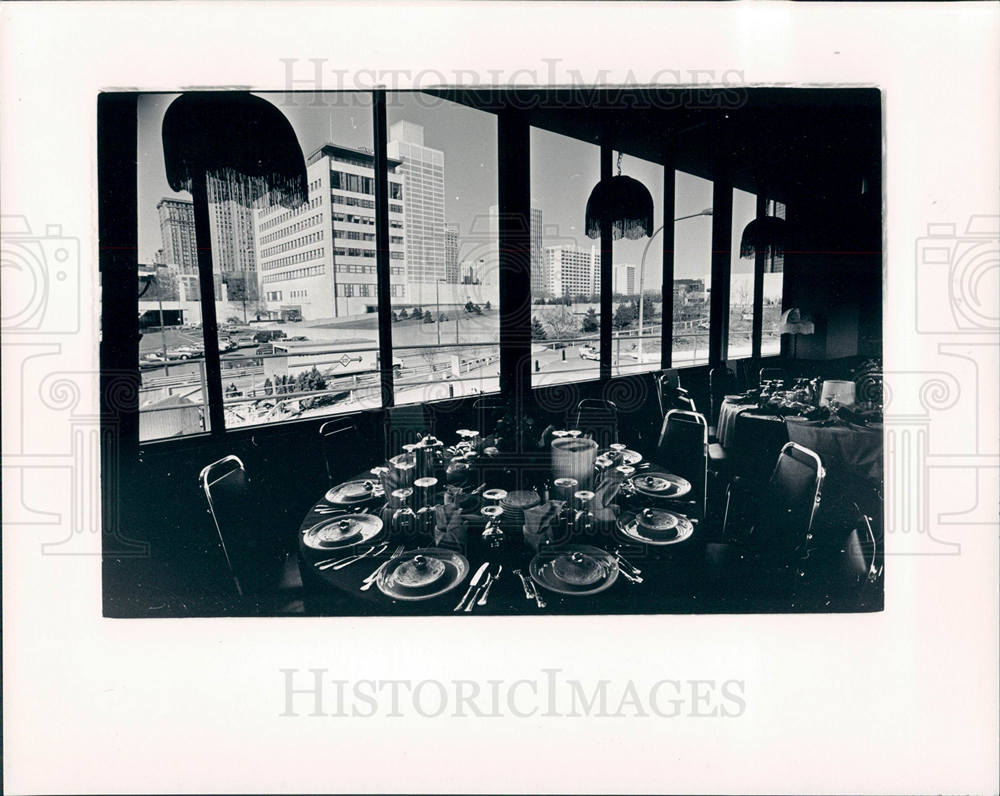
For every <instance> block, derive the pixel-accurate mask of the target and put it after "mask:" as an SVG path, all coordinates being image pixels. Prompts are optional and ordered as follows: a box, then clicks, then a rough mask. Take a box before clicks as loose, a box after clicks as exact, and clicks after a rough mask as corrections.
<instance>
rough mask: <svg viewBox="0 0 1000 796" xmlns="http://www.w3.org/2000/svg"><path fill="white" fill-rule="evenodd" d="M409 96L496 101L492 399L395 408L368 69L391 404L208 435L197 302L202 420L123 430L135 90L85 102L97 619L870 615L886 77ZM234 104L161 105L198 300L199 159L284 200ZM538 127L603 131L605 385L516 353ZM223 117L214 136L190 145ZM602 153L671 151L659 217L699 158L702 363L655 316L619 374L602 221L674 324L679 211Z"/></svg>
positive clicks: (276, 129) (582, 214)
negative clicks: (495, 371)
mask: <svg viewBox="0 0 1000 796" xmlns="http://www.w3.org/2000/svg"><path fill="white" fill-rule="evenodd" d="M424 93H425V94H426V95H428V96H432V97H437V98H440V99H442V100H444V101H447V102H449V103H454V104H457V105H461V106H463V107H466V108H471V109H475V110H477V111H480V112H483V113H488V114H491V115H492V116H493V117H495V124H496V142H497V147H496V168H497V194H496V204H497V207H498V214H497V218H498V226H497V230H496V234H497V252H498V258H499V260H498V268H499V284H498V298H499V301H498V306H497V308H496V309H497V313H498V319H499V320H498V330H499V331H498V339H497V341H496V342H497V344H498V351H499V360H498V364H499V391H497V392H491V393H477V394H474V395H472V394H470V395H458V396H454V395H446V396H445V397H441V398H434V399H433V400H427V401H424V402H422V403H408V404H405V405H396V401H394V398H395V390H394V387H395V386H396V384H395V380H396V379H397V378H398V373H394V368H393V344H394V342H396V343H401V342H403V341H402V340H400V339H398V331H397V327H394V325H393V318H392V317H391V315H392V310H391V306H390V299H389V295H390V292H389V288H390V282H389V279H390V276H389V267H390V262H389V259H388V258H389V245H388V241H389V233H390V230H389V211H388V201H389V200H388V196H389V191H388V179H387V176H386V162H387V154H386V150H387V144H388V133H387V127H388V125H387V109H386V96H385V92H384V91H380V90H376V91H373V92H371V93H370V94H371V102H370V113H371V117H372V129H373V131H374V132H373V135H374V141H373V143H374V147H373V149H374V152H373V156H374V163H375V169H374V171H375V187H374V203H375V211H374V212H375V216H374V218H375V225H374V227H375V233H374V234H375V235H376V241H377V246H376V249H377V255H376V258H377V268H378V272H377V276H376V278H377V280H378V282H377V284H378V291H379V292H378V310H377V322H378V331H379V336H378V350H379V360H378V361H379V364H378V369H377V376H376V377H375V378H376V383H377V384H378V386H379V401H378V403H379V406H377V407H375V408H365V409H362V410H358V411H343V410H338V409H337V407H332V408H331V411H330V412H329V413H326V414H322V413H321V414H319V415H316V416H309V417H305V418H301V419H290V420H286V421H284V422H275V423H270V424H267V425H253V426H247V427H227V421H226V414H225V411H224V403H225V401H226V400H227V398H226V396H225V395H224V384H223V377H222V375H221V371H220V357H221V354H220V350H219V344H218V335H217V328H218V326H219V325H220V324H221V319H217V318H216V317H215V311H214V308H213V305H212V302H211V301H210V300H207V301H203V307H204V309H203V334H204V354H203V356H204V367H205V373H206V392H207V399H206V401H205V404H206V412H207V417H208V421H209V422H208V423H207V424H206V427H207V429H208V430H206V431H204V432H202V433H194V434H186V435H182V436H175V437H169V438H163V439H156V440H146V439H141V435H140V406H139V398H138V396H139V387H140V380H141V373H140V368H139V366H138V364H137V363H138V362H139V360H140V353H139V352H140V349H139V345H140V339H141V333H140V328H139V323H138V321H137V318H138V317H139V314H140V313H139V309H138V298H137V291H136V289H135V286H136V284H137V279H138V272H139V262H138V259H139V258H138V257H137V251H138V243H137V235H138V231H137V230H138V226H139V224H138V219H137V213H138V210H137V207H138V201H137V191H138V188H137V180H136V173H137V162H138V157H139V155H138V153H137V147H136V141H137V124H138V121H137V102H138V98H139V95H138V94H134V93H120V92H111V93H106V94H102V95H101V96H100V98H99V101H98V154H99V160H98V177H99V197H98V208H99V235H100V278H101V307H100V313H101V329H102V332H101V341H100V358H101V401H102V404H101V406H102V428H103V433H102V459H101V468H102V471H101V483H102V521H103V551H104V552H103V584H104V613H105V615H106V616H109V617H146V618H149V617H188V616H191V617H194V616H395V615H442V616H444V615H447V616H455V615H464V614H473V615H490V616H509V615H526V616H533V615H538V616H545V615H550V614H551V615H560V614H693V613H773V612H807V613H822V612H845V611H848V612H850V611H877V610H881V608H882V605H883V580H884V576H885V575H884V567H883V550H882V545H883V538H882V424H881V420H882V417H881V409H882V383H881V379H882V306H883V243H882V240H883V237H882V219H883V202H882V103H881V94H880V92H879V91H878V90H876V89H866V88H836V89H819V88H749V89H745V88H740V89H735V88H713V89H708V88H676V89H664V88H650V87H641V88H640V87H627V88H613V87H579V86H577V87H542V88H534V89H529V88H518V89H499V88H488V87H477V88H442V89H437V90H425V92H424ZM248 98H251V100H252V99H253V95H249V94H241V93H240V92H198V93H193V94H185V95H182V98H181V99H179V100H177V101H176V102H177V103H178V104H177V106H176V113H173V114H172V115H171V112H170V111H168V120H167V121H165V122H164V130H163V141H164V151H165V159H166V168H167V172H168V177H170V178H171V181H172V184H173V182H174V181H176V182H177V184H179V185H184V186H185V187H186V188H187V189H188V190H190V191H191V194H192V196H193V197H194V204H195V220H196V225H199V226H198V230H197V234H198V267H199V271H200V273H199V275H198V277H199V279H200V284H201V286H202V297H203V299H204V297H205V296H211V295H212V294H211V290H212V259H211V258H212V252H211V246H210V244H209V243H208V241H209V237H208V232H207V227H205V228H204V229H203V228H202V226H203V225H205V224H207V204H206V203H205V199H204V194H205V191H206V188H205V185H206V175H208V177H211V176H212V175H216V176H217V175H219V174H222V173H226V174H230V175H231V174H233V173H237V174H240V175H241V178H245V179H246V183H245V184H246V185H250V186H252V187H253V190H254V191H258V194H257V195H256V197H255V201H258V202H262V201H280V202H281V203H282V204H283V206H285V207H294V206H296V203H301V202H302V201H304V196H305V194H304V192H303V191H304V189H303V186H304V184H305V157H306V156H307V155H308V153H307V152H303V151H302V148H301V146H300V145H299V143H298V142H297V141H296V140H295V134H294V132H292V131H291V128H290V127H289V125H288V124H287V122H285V123H283V117H282V116H281V111H280V109H279V108H278V107H276V106H274V105H269V107H267V108H260V107H258V105H259V104H265V105H268V103H263V101H259V102H253V101H248ZM227 103H233V105H232V107H233V108H237V111H236V112H229V111H228V110H227V108H228V107H229V106H228V105H227ZM171 110H173V108H172V109H171ZM185 114H186V115H187V118H185V116H184V115H185ZM213 114H214V116H213ZM244 114H245V116H244ZM253 114H259V116H258V117H255V118H251V117H252V115H253ZM213 118H215V119H221V118H225V119H228V123H227V125H226V127H225V128H222V127H220V126H219V124H218V123H214V124H213V123H212V121H211V120H212V119H213ZM247 120H249V121H247ZM244 121H247V124H248V125H249V126H248V127H247V128H246V129H244V130H241V129H239V127H240V124H241V123H243V122H244ZM168 122H169V125H172V126H171V127H170V129H167V128H168V126H169V125H168ZM533 130H544V131H548V132H551V133H556V134H558V135H561V136H566V137H569V138H572V139H575V140H577V141H584V142H587V143H589V144H591V145H593V146H595V147H597V148H598V149H599V159H600V179H599V181H598V182H597V183H596V184H595V185H593V186H591V185H587V186H586V188H587V190H586V191H584V193H583V194H582V195H581V196H580V202H579V211H578V212H579V224H580V226H581V228H583V227H584V225H586V228H587V233H588V236H590V237H591V238H592V240H593V242H594V245H595V246H596V247H597V252H598V256H599V287H600V290H599V299H600V300H599V302H598V310H597V312H596V316H597V322H598V326H599V328H598V329H597V330H596V331H595V332H594V345H593V350H594V351H596V352H597V353H596V355H595V356H596V363H597V364H596V367H595V368H594V371H593V372H594V376H595V377H594V378H587V379H585V380H576V381H569V382H563V383H555V384H554V383H548V384H539V383H538V380H537V378H536V374H535V373H533V370H534V369H535V368H534V367H533V362H534V361H535V359H534V357H535V352H536V350H537V347H538V346H539V342H538V339H537V335H535V336H534V337H533V331H532V308H533V300H532V275H531V269H532V254H531V249H532V244H531V214H532V203H533V197H532V163H531V154H532V147H531V136H532V131H533ZM213 137H214V138H216V139H219V140H220V141H221V142H224V143H225V146H223V145H222V143H219V144H214V145H208V144H206V143H205V142H206V141H208V140H209V139H211V138H213ZM195 139H197V140H195ZM234 142H236V143H234ZM620 152H626V153H627V154H628V155H629V156H630V157H634V158H641V159H643V160H645V161H648V162H651V163H653V164H657V165H658V166H660V167H662V169H663V174H664V179H663V185H662V186H661V187H660V192H661V193H660V194H658V195H657V196H656V197H655V201H656V206H657V208H658V215H661V216H662V219H668V220H669V219H672V218H674V217H675V215H677V213H676V212H675V202H676V195H675V192H674V180H673V177H674V175H675V174H676V173H679V172H684V173H686V174H690V175H695V176H697V177H699V178H701V179H703V180H707V181H710V182H711V213H710V218H709V219H703V220H702V222H700V223H705V224H709V225H710V228H711V232H710V239H711V245H710V247H709V248H710V252H709V255H708V261H707V262H705V263H704V270H705V273H706V274H707V275H709V276H710V284H711V290H710V291H706V294H707V297H706V315H707V324H706V325H707V329H705V335H706V337H707V341H706V342H707V356H706V357H705V361H698V362H696V363H693V364H692V363H690V362H688V361H681V360H680V358H678V357H676V352H677V350H678V347H677V341H676V340H675V339H674V338H675V336H676V335H677V334H678V333H679V332H678V331H677V327H676V324H672V323H669V322H663V323H659V324H656V325H650V326H649V329H654V330H655V332H653V333H654V334H655V335H656V336H658V338H659V339H658V340H656V341H655V342H656V344H657V348H658V350H659V355H660V356H659V361H658V362H655V363H651V364H650V365H649V367H648V369H633V370H632V371H627V372H622V371H621V369H619V368H617V367H615V366H614V363H613V361H612V356H613V351H614V346H613V340H614V339H615V337H614V335H615V334H616V329H615V319H614V318H615V304H616V303H617V302H616V300H615V298H614V295H613V294H614V291H613V288H612V280H613V273H614V267H615V262H614V259H615V258H614V253H615V245H614V242H615V240H616V239H617V238H621V237H624V238H628V239H637V240H641V241H644V242H645V241H647V240H648V241H649V243H650V245H652V246H655V247H656V248H657V249H658V250H659V251H658V255H659V261H660V262H661V264H662V265H661V268H660V274H659V279H658V280H657V283H656V284H654V285H650V284H649V282H648V281H647V283H646V290H647V291H649V290H653V291H655V292H656V294H657V295H656V299H657V301H659V302H661V305H660V306H661V307H662V317H664V318H670V317H671V316H673V317H676V314H675V313H674V312H672V303H673V302H674V301H675V300H677V299H676V296H677V295H678V294H677V292H676V290H675V285H674V281H675V273H674V255H675V243H676V237H675V228H674V225H672V224H669V223H667V224H662V229H660V228H659V227H660V226H661V223H662V222H661V219H660V218H654V217H653V212H652V208H653V201H652V197H651V195H650V188H649V187H648V186H645V185H643V184H642V182H641V181H638V180H635V179H633V178H630V177H629V176H628V161H627V160H626V162H625V168H624V169H621V167H620V161H619V163H618V164H617V166H616V156H617V154H618V153H620ZM616 171H617V173H616ZM567 177H568V175H567ZM591 189H592V190H591ZM568 190H569V186H568V185H567V191H568ZM574 190H576V191H578V190H579V189H578V188H574ZM736 190H739V191H744V192H749V193H752V194H753V195H754V196H756V197H757V204H756V211H757V212H756V217H755V218H753V219H752V220H751V221H750V223H748V224H745V225H744V224H743V223H742V221H738V222H734V213H733V196H734V191H736ZM199 194H200V195H201V196H202V198H201V199H199ZM574 195H575V194H574ZM775 203H780V204H781V206H782V209H783V215H782V216H781V217H779V216H777V215H772V214H771V213H773V208H774V206H775ZM734 223H737V224H738V226H737V227H735V228H734ZM739 227H743V228H742V229H740V228H739ZM657 233H659V234H657ZM654 236H655V237H654ZM734 241H738V242H739V249H740V251H739V252H735V250H734ZM739 258H743V261H744V262H745V263H747V264H748V266H747V267H748V268H749V269H750V272H751V273H752V279H751V282H752V285H753V288H752V291H751V295H750V296H749V297H748V299H747V302H748V309H747V310H746V317H747V319H748V324H749V326H748V331H747V334H748V338H749V349H748V350H745V349H743V348H740V349H739V351H737V350H736V348H737V347H736V346H731V340H730V329H729V326H730V324H731V322H732V320H731V319H732V317H733V316H732V313H731V312H730V306H731V299H732V296H731V295H730V290H731V284H732V280H731V273H730V271H731V269H732V267H733V265H732V264H733V262H734V259H739ZM776 258H777V260H778V262H780V271H781V274H780V277H779V279H780V285H781V289H780V326H779V327H778V329H777V333H778V334H780V348H779V347H778V344H777V343H776V346H775V347H774V348H770V347H767V346H764V345H762V340H763V339H764V337H765V334H766V330H765V329H764V328H763V321H762V316H763V314H764V313H763V306H764V303H765V296H764V290H763V283H764V276H765V274H772V273H775V261H776ZM640 301H641V300H640ZM776 311H777V310H776ZM641 328H642V321H640V334H641ZM731 347H732V348H733V350H732V351H731V350H730V348H731ZM563 358H564V359H565V356H563ZM675 359H676V361H675ZM640 361H641V360H640ZM535 367H537V366H535Z"/></svg>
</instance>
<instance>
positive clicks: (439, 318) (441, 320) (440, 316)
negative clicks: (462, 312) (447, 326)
mask: <svg viewBox="0 0 1000 796" xmlns="http://www.w3.org/2000/svg"><path fill="white" fill-rule="evenodd" d="M438 320H439V321H440V322H441V323H444V322H445V321H447V320H448V316H447V315H445V314H444V313H443V312H442V313H439V314H438Z"/></svg>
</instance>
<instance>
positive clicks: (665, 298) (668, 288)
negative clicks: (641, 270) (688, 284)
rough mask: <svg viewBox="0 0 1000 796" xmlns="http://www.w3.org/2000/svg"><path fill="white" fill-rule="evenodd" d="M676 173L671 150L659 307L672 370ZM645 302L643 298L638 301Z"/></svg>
mask: <svg viewBox="0 0 1000 796" xmlns="http://www.w3.org/2000/svg"><path fill="white" fill-rule="evenodd" d="M676 181H677V171H676V169H675V168H674V152H673V149H671V151H670V152H668V153H667V154H666V156H665V157H664V159H663V232H661V233H660V234H661V235H663V240H662V244H663V280H662V281H663V287H662V294H661V300H662V302H663V303H662V304H661V305H660V318H661V323H660V367H663V368H669V367H671V363H672V362H673V356H674V352H673V347H674V216H675V215H676V212H675V211H676V209H677V208H676V203H677V198H676V197H677V193H676V191H677V189H676ZM639 300H640V301H642V297H640V298H639Z"/></svg>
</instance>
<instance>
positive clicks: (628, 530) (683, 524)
mask: <svg viewBox="0 0 1000 796" xmlns="http://www.w3.org/2000/svg"><path fill="white" fill-rule="evenodd" d="M618 531H619V533H620V534H621V535H622V536H624V537H625V538H626V539H628V540H629V541H630V542H641V543H642V544H648V545H671V544H678V543H679V542H683V541H684V540H685V539H688V538H689V537H690V536H691V534H692V533H694V526H693V525H692V524H691V520H689V519H688V518H687V517H685V516H684V515H683V514H678V513H677V512H675V511H668V510H667V509H659V508H656V509H643V510H642V511H640V512H639V513H638V514H635V513H633V512H631V511H626V512H623V513H622V514H621V516H620V517H619V518H618Z"/></svg>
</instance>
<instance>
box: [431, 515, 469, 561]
mask: <svg viewBox="0 0 1000 796" xmlns="http://www.w3.org/2000/svg"><path fill="white" fill-rule="evenodd" d="M467 537H468V533H467V529H466V527H465V523H464V522H463V521H462V510H461V509H460V508H459V507H458V506H456V505H454V504H450V505H447V506H445V505H439V506H435V507H434V544H435V545H437V546H438V547H446V548H448V549H450V550H457V551H458V552H460V553H463V552H465V544H466V540H467Z"/></svg>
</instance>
